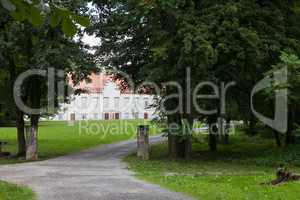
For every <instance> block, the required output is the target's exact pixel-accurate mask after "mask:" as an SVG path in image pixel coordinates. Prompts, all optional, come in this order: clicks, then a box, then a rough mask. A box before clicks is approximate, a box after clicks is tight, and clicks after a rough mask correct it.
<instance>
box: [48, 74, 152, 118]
mask: <svg viewBox="0 0 300 200" xmlns="http://www.w3.org/2000/svg"><path fill="white" fill-rule="evenodd" d="M90 80H91V82H85V81H83V82H81V83H80V84H79V85H78V86H72V87H73V88H74V89H81V90H85V91H86V92H85V93H82V94H80V95H72V96H71V98H70V103H68V104H63V105H61V109H60V111H59V112H58V114H57V115H56V116H54V118H53V120H60V121H75V120H76V121H77V120H113V119H114V120H118V119H153V118H155V116H156V115H155V108H153V106H151V105H153V103H154V98H155V97H154V96H153V95H144V94H133V93H131V92H128V91H126V92H122V90H121V89H120V86H119V85H120V84H118V83H117V82H116V81H113V79H112V78H111V77H109V76H106V75H103V74H92V75H91V76H90ZM70 85H71V83H70Z"/></svg>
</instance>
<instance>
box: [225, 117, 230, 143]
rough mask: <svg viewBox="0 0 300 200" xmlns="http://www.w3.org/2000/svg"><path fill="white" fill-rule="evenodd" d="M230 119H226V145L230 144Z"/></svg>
mask: <svg viewBox="0 0 300 200" xmlns="http://www.w3.org/2000/svg"><path fill="white" fill-rule="evenodd" d="M230 121H231V119H230V118H226V125H225V133H224V141H223V143H224V144H229V134H230Z"/></svg>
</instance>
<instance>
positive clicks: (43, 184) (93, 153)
mask: <svg viewBox="0 0 300 200" xmlns="http://www.w3.org/2000/svg"><path fill="white" fill-rule="evenodd" d="M150 141H151V143H152V144H154V143H158V142H161V141H162V138H161V137H159V136H156V137H152V138H151V139H150ZM135 149H136V141H125V142H119V143H115V144H111V145H104V146H100V147H97V148H93V149H90V150H86V151H82V152H80V153H76V154H73V155H69V156H64V157H59V158H56V159H51V160H47V161H42V162H34V163H25V164H16V165H5V166H0V179H1V180H4V181H7V182H10V183H16V184H22V185H27V186H29V187H30V188H32V189H33V191H34V192H36V194H37V197H38V200H190V198H187V197H185V196H183V195H181V194H179V193H173V192H169V191H167V190H165V189H162V188H161V187H159V186H157V185H153V184H149V183H145V182H143V181H140V180H137V179H136V178H135V177H134V176H133V173H132V172H130V171H129V170H128V169H127V166H126V164H125V163H123V162H122V158H123V157H124V156H126V155H127V154H129V153H130V152H132V151H134V150H135Z"/></svg>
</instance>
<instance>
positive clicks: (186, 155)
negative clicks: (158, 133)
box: [168, 115, 193, 160]
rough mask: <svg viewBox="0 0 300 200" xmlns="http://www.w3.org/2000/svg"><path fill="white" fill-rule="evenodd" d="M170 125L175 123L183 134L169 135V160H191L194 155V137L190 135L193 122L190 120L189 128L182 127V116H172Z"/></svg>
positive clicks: (170, 133)
mask: <svg viewBox="0 0 300 200" xmlns="http://www.w3.org/2000/svg"><path fill="white" fill-rule="evenodd" d="M168 121H169V125H170V124H171V123H172V122H173V123H176V124H177V125H178V127H179V128H180V130H178V131H181V132H182V133H181V134H178V133H177V134H174V133H172V132H169V135H168V148H169V158H170V159H173V160H174V159H179V158H183V159H190V158H191V153H192V135H191V133H190V131H191V129H192V125H193V122H192V121H193V120H191V119H188V123H187V126H188V127H186V125H185V126H182V122H181V117H180V115H177V116H175V117H174V116H172V117H170V118H169V119H168Z"/></svg>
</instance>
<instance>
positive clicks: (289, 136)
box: [285, 105, 296, 146]
mask: <svg viewBox="0 0 300 200" xmlns="http://www.w3.org/2000/svg"><path fill="white" fill-rule="evenodd" d="M294 122H295V110H294V106H293V105H289V111H288V130H287V132H286V137H285V145H286V146H288V145H290V144H295V142H296V141H295V135H294V133H293V131H294V128H295V127H294Z"/></svg>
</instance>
